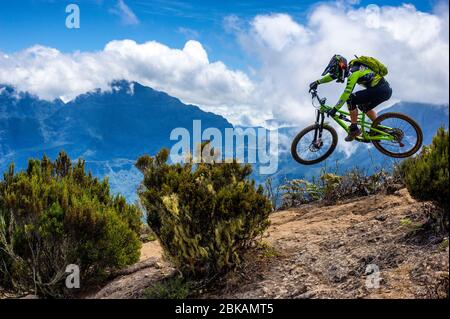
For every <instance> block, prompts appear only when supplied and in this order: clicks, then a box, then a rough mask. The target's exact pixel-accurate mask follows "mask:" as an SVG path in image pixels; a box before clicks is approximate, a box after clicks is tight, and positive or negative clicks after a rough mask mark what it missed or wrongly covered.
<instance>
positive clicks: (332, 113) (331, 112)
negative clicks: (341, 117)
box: [327, 107, 338, 117]
mask: <svg viewBox="0 0 450 319" xmlns="http://www.w3.org/2000/svg"><path fill="white" fill-rule="evenodd" d="M337 111H338V109H337V108H335V107H333V108H332V109H331V110H329V111H327V115H328V116H331V117H333V116H335V115H336V112H337Z"/></svg>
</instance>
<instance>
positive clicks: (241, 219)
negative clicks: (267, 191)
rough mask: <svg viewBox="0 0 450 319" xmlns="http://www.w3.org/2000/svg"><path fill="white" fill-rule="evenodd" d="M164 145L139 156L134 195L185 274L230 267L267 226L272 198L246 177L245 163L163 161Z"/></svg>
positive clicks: (208, 273) (212, 272)
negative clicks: (154, 152) (140, 178)
mask: <svg viewBox="0 0 450 319" xmlns="http://www.w3.org/2000/svg"><path fill="white" fill-rule="evenodd" d="M167 160H168V150H166V149H163V150H162V151H161V152H159V154H157V155H156V156H155V157H150V156H143V157H141V158H139V159H138V161H137V163H136V167H137V168H138V169H139V170H140V171H141V172H142V173H143V174H144V180H143V182H142V185H141V187H140V189H139V190H138V194H139V197H140V200H141V203H142V205H143V207H145V209H146V211H147V221H148V224H149V226H150V227H151V228H152V229H153V231H154V232H155V234H156V235H157V237H158V238H159V240H160V242H161V245H162V247H163V249H164V251H165V253H166V255H167V256H168V257H169V258H170V259H171V260H172V261H173V263H174V264H175V266H176V267H177V268H178V269H180V271H182V273H183V274H185V275H186V276H191V277H209V276H212V275H216V274H221V273H224V272H226V271H227V270H230V269H232V268H234V267H235V266H236V265H237V264H238V263H239V262H240V259H241V256H242V254H241V253H242V252H243V250H244V249H246V248H247V247H248V246H249V245H250V244H251V243H252V242H253V240H254V239H255V237H257V236H258V235H261V234H262V233H263V232H264V230H265V229H266V228H267V227H268V225H269V221H268V216H269V213H270V212H271V210H272V208H271V203H270V201H269V200H268V199H267V198H266V197H265V196H264V195H263V189H262V187H259V188H257V189H256V188H255V183H254V182H253V181H249V180H248V176H249V175H250V174H251V167H250V166H249V165H241V164H238V163H237V162H232V163H216V162H215V161H211V162H210V163H205V162H202V163H199V164H196V165H194V163H193V161H192V159H190V160H189V159H188V160H187V161H186V163H184V164H174V165H170V164H168V163H167Z"/></svg>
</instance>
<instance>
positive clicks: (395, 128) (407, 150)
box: [372, 112, 423, 158]
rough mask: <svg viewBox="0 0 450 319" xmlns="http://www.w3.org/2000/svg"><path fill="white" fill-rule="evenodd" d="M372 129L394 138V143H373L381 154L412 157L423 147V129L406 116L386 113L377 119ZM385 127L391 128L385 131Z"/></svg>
mask: <svg viewBox="0 0 450 319" xmlns="http://www.w3.org/2000/svg"><path fill="white" fill-rule="evenodd" d="M372 127H374V128H377V127H379V128H381V129H382V130H383V131H385V132H386V133H389V134H390V135H393V136H394V140H392V141H384V140H382V141H375V140H374V141H372V143H373V145H374V146H375V147H376V148H377V149H378V150H379V151H380V152H381V153H383V154H385V155H388V156H390V157H395V158H404V157H408V156H411V155H413V154H415V153H416V152H417V151H418V150H419V149H420V147H421V146H422V142H423V133H422V129H421V128H420V126H419V124H417V123H416V122H415V121H414V120H413V119H412V118H410V117H408V116H406V115H404V114H401V113H394V112H391V113H384V114H382V115H380V116H379V117H377V118H376V119H375V121H374V122H373V123H372ZM383 127H389V129H383Z"/></svg>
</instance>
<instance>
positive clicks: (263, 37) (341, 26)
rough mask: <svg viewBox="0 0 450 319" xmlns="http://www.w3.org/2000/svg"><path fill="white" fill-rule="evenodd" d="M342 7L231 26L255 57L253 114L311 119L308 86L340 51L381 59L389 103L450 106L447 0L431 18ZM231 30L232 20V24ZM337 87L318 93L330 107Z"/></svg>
mask: <svg viewBox="0 0 450 319" xmlns="http://www.w3.org/2000/svg"><path fill="white" fill-rule="evenodd" d="M348 4H349V2H347V3H344V4H343V3H342V2H337V3H335V4H322V5H318V6H316V7H314V8H313V9H312V11H311V12H310V14H309V16H308V18H307V19H306V21H305V23H303V24H301V23H299V22H296V21H294V20H293V19H292V18H291V17H290V16H288V15H285V14H270V15H260V16H257V17H255V18H254V19H253V20H252V21H251V22H250V23H249V25H248V28H247V29H246V30H245V29H244V30H243V29H242V28H239V29H236V30H237V35H238V38H239V41H240V43H241V44H242V45H243V47H244V48H245V49H246V50H247V51H248V53H249V55H251V56H253V57H255V56H256V57H257V58H259V61H260V62H261V68H260V69H259V70H257V77H256V78H255V79H254V81H255V83H256V87H257V90H256V92H255V100H256V101H259V102H261V103H259V104H258V106H257V107H258V109H261V108H262V109H263V110H265V111H267V112H271V113H272V114H273V117H274V118H277V119H279V120H294V121H295V122H297V123H299V125H304V124H306V123H308V122H310V121H311V120H312V117H313V114H314V112H313V109H312V108H311V102H310V100H309V97H308V94H307V88H308V84H309V83H310V82H312V81H313V80H315V79H317V78H319V77H320V74H321V73H322V71H323V69H324V68H325V66H326V64H327V63H328V61H329V59H330V57H331V56H332V55H333V54H335V53H339V54H343V55H344V56H346V57H347V58H348V59H351V58H352V57H353V56H354V54H356V55H370V56H374V57H377V58H379V59H380V60H381V61H382V62H383V63H385V64H386V65H387V66H388V68H389V75H388V77H387V79H388V81H389V82H390V83H391V85H392V87H393V90H394V94H393V97H392V99H391V102H394V101H398V100H404V101H416V102H429V103H448V100H449V90H448V86H449V71H448V68H449V62H448V61H449V42H448V3H447V4H446V5H445V4H442V3H441V4H440V5H441V6H444V8H447V10H444V9H443V8H442V7H441V9H439V10H436V13H435V14H432V13H424V12H420V11H418V10H416V9H415V8H414V7H413V6H412V5H403V6H399V7H391V6H384V7H378V6H375V5H370V6H368V7H360V8H354V7H353V6H351V5H350V6H349V5H348ZM233 22H234V25H235V24H236V19H234V20H233ZM342 90H343V85H338V84H329V85H324V86H322V87H320V92H321V93H322V94H323V95H324V96H328V97H329V101H328V102H329V103H330V104H332V103H335V102H336V101H337V99H338V97H339V94H340V93H341V92H342Z"/></svg>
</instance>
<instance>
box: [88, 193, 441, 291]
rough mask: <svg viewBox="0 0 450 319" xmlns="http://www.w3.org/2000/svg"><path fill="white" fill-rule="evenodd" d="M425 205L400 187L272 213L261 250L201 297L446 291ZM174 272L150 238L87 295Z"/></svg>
mask: <svg viewBox="0 0 450 319" xmlns="http://www.w3.org/2000/svg"><path fill="white" fill-rule="evenodd" d="M430 209H436V208H435V207H434V206H433V205H432V204H431V203H419V202H416V201H415V200H413V199H412V198H411V197H410V196H409V194H408V192H407V190H406V189H401V190H399V191H397V192H395V193H394V194H392V195H375V196H370V197H364V198H359V199H355V200H351V201H348V202H344V203H341V204H338V205H334V206H321V205H304V206H302V207H300V208H297V209H291V210H286V211H280V212H275V213H273V214H272V215H271V218H270V219H271V226H270V227H269V229H268V231H267V232H266V234H265V236H264V238H263V242H264V243H265V244H264V247H265V248H264V249H258V250H255V252H254V253H253V254H252V253H249V254H248V256H247V257H248V258H247V261H246V262H245V263H244V265H243V266H242V267H241V268H240V269H239V270H237V271H235V272H234V273H232V274H230V275H229V276H227V277H226V278H224V279H222V281H221V283H220V284H218V285H217V286H216V287H215V288H214V289H212V290H210V291H209V292H206V293H204V294H203V295H201V296H200V298H231V299H234V298H239V299H241V298H442V297H446V294H448V275H449V248H448V235H444V236H440V237H434V236H431V235H430V234H427V235H426V236H424V235H423V234H422V233H421V232H420V231H419V228H418V226H417V225H420V224H421V223H423V222H424V221H425V218H426V212H427V210H428V211H429V210H430ZM445 236H446V238H445ZM174 272H175V270H174V269H173V268H172V267H171V266H170V264H169V263H168V262H166V261H164V258H163V257H162V250H161V247H160V246H159V244H158V242H157V241H153V242H149V243H146V244H144V245H143V248H142V252H141V261H140V262H139V263H138V264H136V265H133V266H132V267H130V268H128V269H126V270H124V271H122V273H121V275H120V274H119V275H118V276H117V277H116V278H115V279H113V280H112V281H111V282H109V283H108V284H107V285H106V286H104V287H103V288H102V289H100V290H99V291H97V292H96V293H94V294H91V295H90V296H88V298H139V297H140V296H141V295H142V293H143V292H144V290H145V289H146V288H148V287H150V286H151V285H153V284H154V283H155V282H157V281H159V280H161V279H163V278H165V277H167V276H170V275H173V274H174Z"/></svg>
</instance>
